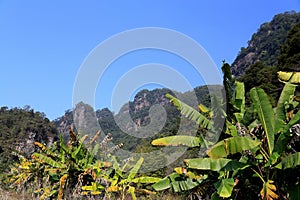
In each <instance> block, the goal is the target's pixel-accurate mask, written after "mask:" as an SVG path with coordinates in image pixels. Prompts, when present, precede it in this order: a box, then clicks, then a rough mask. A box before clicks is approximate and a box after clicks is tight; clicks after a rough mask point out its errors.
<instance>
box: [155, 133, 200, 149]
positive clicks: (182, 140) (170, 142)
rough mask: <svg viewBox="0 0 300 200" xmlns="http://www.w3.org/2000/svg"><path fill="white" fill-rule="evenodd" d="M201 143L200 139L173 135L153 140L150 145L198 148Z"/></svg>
mask: <svg viewBox="0 0 300 200" xmlns="http://www.w3.org/2000/svg"><path fill="white" fill-rule="evenodd" d="M201 143H202V140H201V138H200V137H193V136H187V135H175V136H169V137H163V138H158V139H156V140H153V141H152V142H151V144H152V145H153V146H180V145H183V146H187V147H198V146H200V144H201Z"/></svg>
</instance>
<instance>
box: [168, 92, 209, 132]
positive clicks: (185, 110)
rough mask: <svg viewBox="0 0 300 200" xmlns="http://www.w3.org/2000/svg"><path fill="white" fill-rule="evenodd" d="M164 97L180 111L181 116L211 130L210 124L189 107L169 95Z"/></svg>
mask: <svg viewBox="0 0 300 200" xmlns="http://www.w3.org/2000/svg"><path fill="white" fill-rule="evenodd" d="M166 97H167V98H168V99H170V101H171V102H173V104H174V105H175V106H176V107H177V108H178V110H180V112H181V114H182V115H184V116H185V117H187V118H188V119H190V120H193V121H195V122H196V123H197V124H198V125H200V126H201V127H203V128H207V129H211V127H212V124H211V122H210V120H209V119H207V118H206V117H205V116H204V115H202V114H201V113H200V112H198V111H197V110H195V109H194V108H192V107H191V106H189V105H187V104H185V103H183V102H182V101H180V100H179V99H177V98H175V97H173V96H172V95H170V94H166Z"/></svg>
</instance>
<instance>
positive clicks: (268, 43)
mask: <svg viewBox="0 0 300 200" xmlns="http://www.w3.org/2000/svg"><path fill="white" fill-rule="evenodd" d="M299 22H300V13H296V12H293V11H292V12H285V13H283V14H278V15H276V16H274V18H273V19H272V21H271V22H266V23H264V24H262V25H261V26H260V28H259V29H258V31H257V32H256V33H254V34H253V35H252V37H251V39H250V41H248V46H247V47H246V48H245V47H242V48H241V51H240V52H239V54H238V56H237V58H236V59H235V60H234V62H233V63H232V67H231V69H232V74H233V75H234V76H235V77H240V76H241V75H243V74H245V72H246V70H247V69H249V67H250V66H251V65H253V64H255V63H257V62H262V63H263V64H264V65H266V66H276V65H277V64H278V56H279V55H280V53H281V48H282V46H283V45H284V44H285V42H286V38H287V35H288V32H289V30H290V29H291V27H293V26H294V25H296V24H297V23H299Z"/></svg>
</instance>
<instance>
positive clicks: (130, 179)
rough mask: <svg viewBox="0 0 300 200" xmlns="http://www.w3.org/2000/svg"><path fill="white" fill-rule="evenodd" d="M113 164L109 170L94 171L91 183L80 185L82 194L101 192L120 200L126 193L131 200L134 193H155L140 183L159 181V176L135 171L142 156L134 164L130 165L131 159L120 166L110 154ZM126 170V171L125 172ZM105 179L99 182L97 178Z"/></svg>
mask: <svg viewBox="0 0 300 200" xmlns="http://www.w3.org/2000/svg"><path fill="white" fill-rule="evenodd" d="M111 159H112V163H113V166H112V168H110V170H109V171H106V172H105V174H104V173H103V172H100V171H97V172H95V173H94V176H93V181H92V183H91V185H87V186H82V191H83V194H89V193H91V194H98V195H100V194H102V193H104V195H105V197H106V198H111V197H112V196H113V195H114V196H115V197H116V198H118V199H121V200H124V199H125V197H126V195H131V198H132V199H133V200H136V199H137V197H136V193H140V194H155V192H153V191H151V190H149V189H145V188H144V187H141V186H140V185H143V186H146V185H149V184H153V183H156V182H158V181H160V180H161V179H160V178H156V177H149V176H139V177H136V176H137V173H138V171H139V169H140V167H141V166H142V163H143V161H144V158H143V157H141V158H140V159H139V160H138V161H137V162H136V163H135V164H134V165H131V164H130V163H131V162H132V161H131V160H132V159H128V160H127V162H126V163H125V164H124V165H123V166H122V167H121V166H120V164H119V162H118V161H117V159H116V157H114V156H112V157H111ZM127 171H128V172H127ZM103 179H104V180H105V181H106V183H105V184H103V183H102V184H101V183H100V182H101V181H100V182H99V181H97V180H103Z"/></svg>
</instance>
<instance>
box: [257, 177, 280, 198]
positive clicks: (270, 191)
mask: <svg viewBox="0 0 300 200" xmlns="http://www.w3.org/2000/svg"><path fill="white" fill-rule="evenodd" d="M273 183H274V181H272V180H268V181H267V182H264V184H263V188H262V190H261V191H260V195H261V197H262V199H263V200H273V199H278V195H277V194H276V193H275V192H276V186H275V185H274V184H273Z"/></svg>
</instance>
